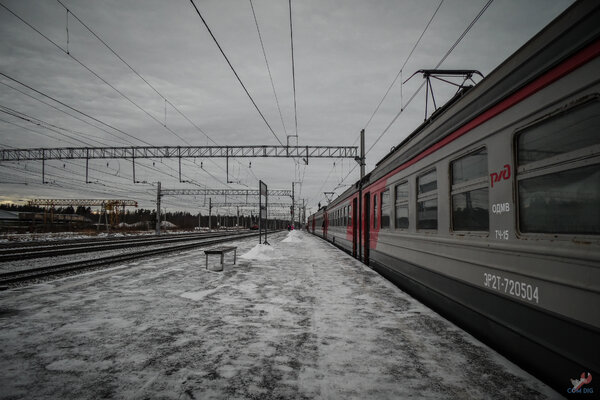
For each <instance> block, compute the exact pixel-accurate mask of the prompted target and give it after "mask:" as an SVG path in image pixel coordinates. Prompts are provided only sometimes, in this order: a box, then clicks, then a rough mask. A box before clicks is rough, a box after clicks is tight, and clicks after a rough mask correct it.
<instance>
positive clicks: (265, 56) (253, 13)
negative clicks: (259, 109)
mask: <svg viewBox="0 0 600 400" xmlns="http://www.w3.org/2000/svg"><path fill="white" fill-rule="evenodd" d="M249 1H250V8H251V9H252V15H253V16H254V23H255V24H256V31H257V32H258V39H259V40H260V47H261V48H262V52H263V56H264V58H265V64H266V66H267V71H268V73H269V79H270V80H271V88H273V95H274V96H275V103H276V104H277V110H278V111H279V117H280V118H281V126H282V127H283V133H284V134H285V135H286V136H287V129H286V128H285V122H284V121H283V113H282V112H281V106H280V105H279V98H278V97H277V91H276V90H275V83H274V82H273V75H272V74H271V67H269V60H268V59H267V52H266V51H265V44H264V42H263V39H262V35H261V33H260V28H259V26H258V19H257V18H256V12H255V11H254V5H253V4H252V0H249Z"/></svg>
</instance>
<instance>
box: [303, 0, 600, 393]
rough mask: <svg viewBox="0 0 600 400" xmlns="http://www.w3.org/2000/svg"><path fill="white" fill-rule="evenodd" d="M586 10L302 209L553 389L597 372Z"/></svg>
mask: <svg viewBox="0 0 600 400" xmlns="http://www.w3.org/2000/svg"><path fill="white" fill-rule="evenodd" d="M598 21H600V3H598V2H594V1H580V2H577V3H575V4H574V5H573V6H571V7H570V8H569V9H568V10H566V11H565V12H564V13H563V14H562V15H561V16H559V17H558V18H557V19H556V20H554V21H553V22H552V23H551V24H549V25H548V26H547V27H546V28H545V29H544V30H542V31H541V32H540V33H539V34H538V35H536V36H535V37H534V38H532V39H531V40H530V41H529V42H528V43H526V44H525V45H524V46H523V47H522V48H521V49H519V50H518V51H517V52H516V53H515V54H513V55H512V56H511V57H509V58H508V59H507V60H506V61H505V62H504V63H502V64H501V65H500V66H499V67H498V68H496V69H495V70H494V71H492V72H491V73H490V74H489V75H488V76H487V77H486V78H485V79H483V80H482V81H481V82H480V83H479V84H477V85H476V86H474V87H473V88H470V89H468V90H465V91H462V92H460V93H459V94H458V95H457V96H455V98H453V99H452V100H451V101H450V102H448V103H447V104H446V105H445V106H444V107H442V108H441V109H440V110H438V111H436V112H435V113H434V115H433V116H432V117H431V118H430V119H429V120H427V121H426V122H424V123H423V125H421V126H420V127H419V128H417V130H415V131H414V132H413V133H412V134H411V135H409V137H408V138H407V139H405V140H404V141H403V142H402V143H401V144H400V145H399V146H397V147H396V148H395V149H393V150H392V151H391V152H390V153H389V154H388V155H387V156H386V157H384V158H383V159H382V160H381V161H380V162H379V163H378V164H377V166H376V168H375V169H374V170H373V171H371V173H369V174H368V175H367V176H365V178H364V179H363V180H362V181H360V182H356V184H355V185H353V187H351V188H350V189H348V190H346V191H345V192H344V193H342V194H341V195H340V196H339V197H338V198H337V199H335V200H334V201H332V202H331V203H330V204H328V205H327V206H326V207H323V208H322V209H320V210H319V211H318V212H317V213H315V214H313V215H311V216H310V217H309V220H308V229H309V230H310V231H311V232H312V233H314V234H315V235H318V236H321V237H323V238H325V239H326V240H328V241H330V242H332V243H333V244H335V245H336V246H338V247H340V248H342V249H343V250H345V251H347V252H348V253H350V254H352V255H353V256H355V257H357V258H359V259H361V260H362V261H363V262H365V263H366V264H367V265H369V266H371V267H372V268H373V269H375V270H376V271H378V272H379V273H381V274H382V275H383V276H385V277H387V278H388V279H390V280H391V281H393V282H394V283H395V284H397V285H398V286H399V287H400V288H402V289H404V290H406V291H407V292H409V293H411V294H412V295H414V296H415V297H416V298H418V299H420V300H421V301H423V302H424V303H425V304H428V305H429V306H431V307H432V308H434V309H435V310H437V311H438V312H440V313H441V314H443V315H445V316H446V317H448V318H449V319H451V320H452V321H454V322H455V323H457V324H458V325H459V326H461V327H463V328H465V329H467V330H468V331H470V332H471V333H473V334H474V335H475V336H477V337H479V338H481V339H482V340H484V341H485V342H486V343H488V344H490V345H491V346H492V347H494V348H496V349H498V350H499V351H500V352H502V353H503V354H505V355H507V356H508V357H509V358H511V359H512V360H514V361H516V362H517V363H519V364H520V365H521V366H523V367H524V368H526V369H527V370H529V371H531V372H533V373H534V374H535V375H536V376H538V377H540V378H541V379H542V380H544V381H545V382H546V383H548V384H549V385H550V386H552V387H554V388H555V389H556V390H557V391H558V392H559V393H561V394H562V395H565V396H567V395H569V393H568V392H567V390H568V388H570V386H571V385H570V378H577V377H579V376H580V374H581V373H582V372H586V373H587V372H589V373H591V374H592V375H595V376H597V377H599V378H600V24H598ZM591 386H593V383H592V384H591ZM588 390H589V388H588ZM597 391H600V385H597ZM595 394H596V395H597V394H598V393H597V392H596V393H595Z"/></svg>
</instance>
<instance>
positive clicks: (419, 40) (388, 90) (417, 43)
mask: <svg viewBox="0 0 600 400" xmlns="http://www.w3.org/2000/svg"><path fill="white" fill-rule="evenodd" d="M443 3H444V0H441V1H440V3H439V4H438V6H437V7H436V9H435V11H434V12H433V15H432V16H431V18H429V21H428V22H427V25H425V28H424V29H423V31H422V32H421V35H420V36H419V38H418V39H417V41H416V42H415V44H414V45H413V47H412V49H411V50H410V53H409V54H408V56H406V59H405V60H404V62H403V63H402V66H401V67H400V70H399V71H398V73H397V74H396V76H395V77H394V80H393V81H392V83H391V84H390V85H389V86H388V88H387V90H386V91H385V94H384V95H383V97H382V98H381V100H380V101H379V104H377V107H375V110H374V111H373V113H372V114H371V117H370V118H369V120H368V121H367V123H366V124H365V127H364V129H367V127H368V126H369V124H370V123H371V121H372V120H373V117H374V116H375V114H377V112H378V111H379V108H380V107H381V104H383V102H384V100H385V99H386V98H387V96H388V94H389V93H390V90H392V87H394V85H395V84H396V81H397V80H398V78H399V77H400V76H401V75H402V71H403V70H404V67H405V66H406V64H407V63H408V60H410V57H411V56H412V55H413V53H414V52H415V49H416V48H417V46H418V45H419V43H420V42H421V39H422V38H423V36H424V35H425V32H427V29H428V28H429V25H431V22H432V21H433V19H434V18H435V16H436V14H437V13H438V11H439V9H440V7H441V6H442V4H443ZM400 85H401V86H402V82H401V83H400ZM401 90H402V88H401ZM401 108H403V107H401Z"/></svg>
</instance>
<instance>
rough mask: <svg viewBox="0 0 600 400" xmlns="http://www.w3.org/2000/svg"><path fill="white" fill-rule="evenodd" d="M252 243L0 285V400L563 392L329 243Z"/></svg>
mask: <svg viewBox="0 0 600 400" xmlns="http://www.w3.org/2000/svg"><path fill="white" fill-rule="evenodd" d="M284 239H285V240H284ZM256 242H257V239H248V240H244V241H239V242H236V243H235V245H237V246H238V254H239V255H242V256H241V257H240V258H239V259H238V264H237V265H235V266H234V265H232V264H229V265H226V266H225V270H224V271H223V272H212V271H207V270H205V269H204V253H203V251H202V250H203V249H197V250H193V251H189V252H185V253H181V254H177V255H175V256H173V255H169V256H165V257H163V258H154V259H144V260H141V261H139V262H133V263H128V264H124V265H121V266H117V267H114V268H111V269H110V270H105V271H102V272H95V273H89V274H85V275H79V276H76V277H71V278H66V279H63V280H60V281H54V282H52V283H49V284H43V285H37V286H31V287H28V288H21V289H15V290H9V291H5V292H1V293H0V371H1V373H0V388H1V389H0V392H1V394H0V398H3V399H11V398H35V399H84V398H127V399H146V398H148V399H154V398H169V399H170V398H172V399H276V398H277V399H279V398H281V399H313V398H323V399H403V398H415V399H441V398H445V399H468V398H472V399H482V398H490V399H500V398H505V399H519V398H520V399H545V398H556V397H559V395H558V394H557V393H556V392H554V391H552V390H551V389H550V388H548V387H547V386H545V385H544V384H542V383H541V382H539V381H538V380H537V379H535V378H533V377H532V376H530V375H529V374H527V373H525V372H524V371H522V370H521V369H519V368H518V367H516V366H515V365H513V364H512V363H510V362H509V361H507V360H506V359H504V358H503V357H501V356H499V355H498V354H496V353H495V352H494V351H492V350H491V349H489V348H488V347H486V346H485V345H483V344H481V343H480V342H478V341H477V340H475V339H474V338H472V337H471V336H470V335H468V334H466V333H464V332H463V331H461V330H460V329H458V328H457V327H455V326H454V325H452V324H451V323H449V322H447V321H446V320H444V319H443V318H441V317H440V316H438V315H437V314H435V313H434V312H432V311H431V310H429V309H428V308H426V307H425V306H423V305H421V304H420V303H419V302H417V301H415V300H413V299H412V298H411V297H409V296H408V295H406V294H405V293H403V292H402V291H401V290H399V289H398V288H396V287H395V286H394V285H392V284H391V283H389V282H388V281H386V280H385V279H383V278H382V277H380V276H379V275H378V274H377V273H375V272H373V271H372V270H370V269H369V268H368V267H366V266H364V265H362V264H361V263H359V262H358V261H356V260H354V259H353V258H351V257H349V256H348V255H346V254H345V253H343V252H341V251H339V250H337V249H336V248H334V247H332V246H331V245H330V244H328V243H326V242H324V241H322V240H320V239H318V238H316V237H314V236H310V235H309V234H306V233H303V232H292V233H290V234H289V236H288V233H287V232H285V233H280V234H277V235H273V236H269V242H270V243H271V245H272V246H271V249H265V248H262V247H255V245H256ZM244 254H245V256H244ZM217 262H218V260H216V261H215V263H217Z"/></svg>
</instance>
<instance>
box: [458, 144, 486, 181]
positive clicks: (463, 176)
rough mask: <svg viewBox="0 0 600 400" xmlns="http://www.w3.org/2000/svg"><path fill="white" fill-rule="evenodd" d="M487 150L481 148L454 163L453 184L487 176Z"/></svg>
mask: <svg viewBox="0 0 600 400" xmlns="http://www.w3.org/2000/svg"><path fill="white" fill-rule="evenodd" d="M487 175H488V165H487V150H486V149H485V148H483V149H479V150H477V151H474V152H473V153H470V154H468V155H466V156H464V157H461V158H459V159H458V160H456V161H454V162H453V163H452V185H456V184H459V183H462V182H468V181H472V180H473V179H477V178H481V177H487Z"/></svg>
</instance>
